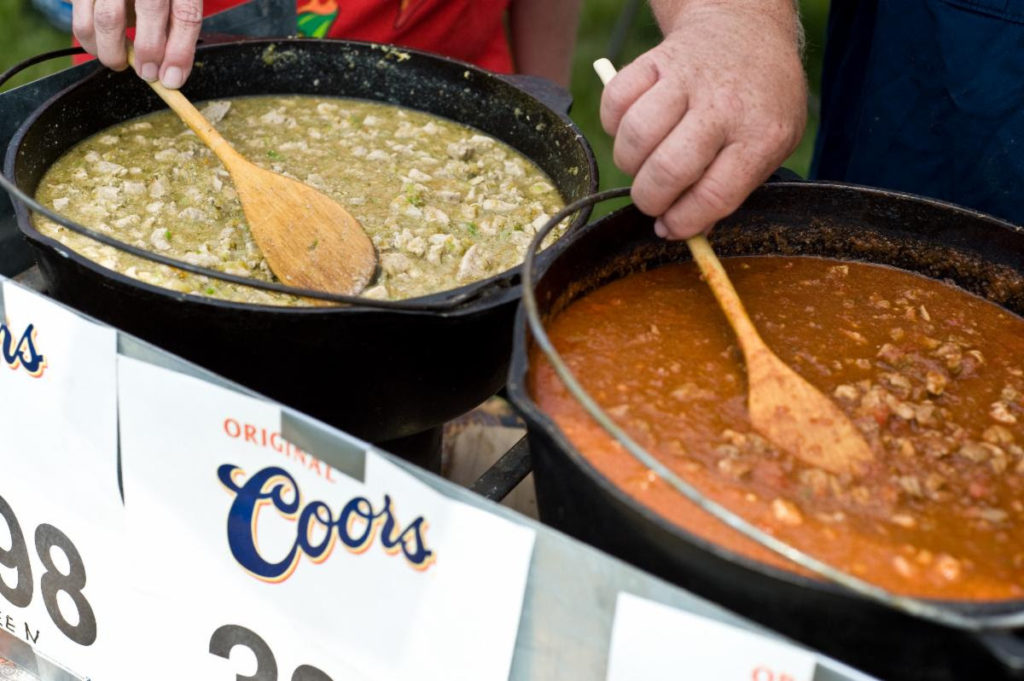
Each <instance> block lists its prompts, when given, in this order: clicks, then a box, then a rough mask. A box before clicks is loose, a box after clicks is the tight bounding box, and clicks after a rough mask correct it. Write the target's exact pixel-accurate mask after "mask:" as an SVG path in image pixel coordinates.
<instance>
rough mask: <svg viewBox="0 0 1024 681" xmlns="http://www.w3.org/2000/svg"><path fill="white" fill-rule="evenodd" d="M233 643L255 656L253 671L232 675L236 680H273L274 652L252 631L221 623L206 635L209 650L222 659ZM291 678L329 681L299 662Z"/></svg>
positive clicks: (315, 669)
mask: <svg viewBox="0 0 1024 681" xmlns="http://www.w3.org/2000/svg"><path fill="white" fill-rule="evenodd" d="M235 646H245V647H246V648H248V649H249V650H251V651H252V652H253V655H255V656H256V671H255V672H254V673H253V674H252V676H242V675H241V674H236V675H235V679H236V681H277V660H275V659H274V652H273V651H272V650H271V649H270V646H268V645H267V642H266V641H264V640H263V639H262V638H260V635H259V634H257V633H256V632H254V631H251V630H249V629H246V628H245V627H241V626H239V625H237V624H225V625H223V626H220V627H217V630H216V631H215V632H213V636H211V637H210V652H211V653H213V654H214V655H216V656H217V657H223V658H224V659H225V660H227V659H230V657H231V649H232V648H234V647H235ZM292 681H331V677H329V676H327V674H324V673H323V672H322V671H320V670H319V669H317V668H316V667H311V666H310V665H308V664H302V665H299V666H298V667H296V668H295V671H294V672H292Z"/></svg>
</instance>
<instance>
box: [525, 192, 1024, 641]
mask: <svg viewBox="0 0 1024 681" xmlns="http://www.w3.org/2000/svg"><path fill="white" fill-rule="evenodd" d="M629 191H630V189H629V187H622V188H619V189H610V190H607V191H604V192H599V193H597V194H592V195H590V196H587V197H584V198H582V199H580V200H578V201H575V202H573V203H571V204H569V205H568V206H566V207H565V208H564V209H563V210H562V211H560V212H559V213H556V214H555V215H554V216H553V217H552V218H551V219H550V220H549V221H548V222H547V224H545V225H544V226H543V227H541V228H540V229H539V230H537V233H536V235H535V236H534V238H533V241H532V242H531V243H530V246H529V248H528V249H527V251H526V257H525V259H524V261H523V293H522V306H523V312H524V313H525V316H526V320H527V324H528V325H529V330H530V333H531V335H532V336H533V341H534V343H536V345H537V347H538V348H540V350H541V351H542V352H543V353H544V355H545V356H546V357H547V359H548V361H549V362H550V363H551V366H552V368H553V369H554V370H555V373H556V374H557V375H558V377H559V379H561V381H562V383H563V385H564V386H565V387H566V389H567V390H568V391H569V393H570V394H571V395H572V396H573V397H574V398H575V399H576V401H577V402H579V404H580V406H582V407H583V408H584V410H585V411H586V412H587V413H588V414H589V415H590V416H591V417H592V418H593V419H594V420H595V421H596V422H597V423H598V424H599V425H600V426H601V427H602V428H603V429H604V430H605V431H607V432H608V434H609V435H611V436H612V437H613V438H615V440H616V441H617V442H618V443H619V444H620V445H622V446H623V448H624V449H625V450H626V451H627V452H628V453H629V454H630V455H631V456H633V457H634V458H635V459H637V460H638V461H639V462H640V463H642V464H643V465H644V466H646V467H647V468H649V469H650V470H651V471H653V472H654V473H655V474H656V475H658V476H659V477H660V478H662V479H663V480H664V481H665V482H666V483H668V484H669V485H670V486H671V487H672V488H673V489H674V490H675V491H676V492H678V493H679V494H681V495H682V496H684V497H686V498H687V499H688V500H689V501H691V502H693V503H694V504H695V505H696V506H697V507H698V508H700V509H701V510H702V511H704V512H706V513H708V514H709V515H711V516H713V517H714V518H716V519H717V520H719V521H721V522H723V523H725V524H726V525H727V526H729V527H730V528H732V529H734V530H736V531H737V532H739V533H741V534H743V535H744V536H746V537H748V538H749V539H751V540H753V541H756V542H757V543H758V544H761V545H762V546H764V547H766V548H768V549H770V550H771V551H774V552H775V553H777V554H779V555H781V556H782V557H784V558H786V559H788V560H790V561H792V562H794V563H796V564H797V565H799V566H801V567H803V568H806V569H807V570H810V571H812V572H813V573H815V574H817V575H821V576H822V577H824V578H825V579H827V580H829V581H831V582H835V583H836V584H838V585H840V586H842V587H845V588H846V589H849V590H850V591H852V592H853V593H856V594H857V595H858V596H861V597H863V598H865V599H867V600H870V601H873V602H875V603H879V604H881V605H883V606H885V607H888V608H891V609H894V610H898V611H900V612H903V613H905V614H908V615H911V616H913V617H917V618H919V619H924V620H928V621H930V622H935V623H938V624H941V625H944V626H948V627H952V628H955V629H962V630H965V631H971V632H975V633H977V634H978V635H979V636H980V635H982V634H986V635H996V634H998V633H1000V632H1003V633H1005V631H1006V630H1012V629H1015V628H1021V627H1024V610H1019V609H1018V610H1010V611H1006V612H999V613H996V614H987V615H977V616H971V615H967V614H964V613H962V612H958V611H956V610H954V609H952V608H948V607H943V606H941V605H939V604H936V603H935V602H930V601H926V600H923V599H920V598H913V597H909V596H903V595H900V594H895V593H892V592H890V591H887V590H885V589H882V588H880V587H878V586H875V585H874V584H871V583H869V582H866V581H864V580H863V579H860V578H859V577H855V576H853V575H850V574H848V573H846V572H843V571H842V570H838V569H836V568H835V567H833V566H831V565H829V564H828V563H825V562H822V561H820V560H818V559H817V558H815V557H813V556H811V555H809V554H807V553H804V552H803V551H800V550H798V549H796V548H794V547H792V546H790V545H789V544H786V543H785V542H782V541H780V540H779V539H777V538H776V537H774V536H773V535H771V534H769V533H767V532H765V531H764V530H762V529H760V528H759V527H757V526H756V525H754V524H753V523H750V522H749V521H747V520H746V519H745V518H743V517H742V516H740V515H737V514H736V513H733V512H732V511H730V510H729V509H727V508H725V507H723V506H721V505H719V504H718V503H716V502H714V501H712V500H711V499H708V498H707V497H705V496H704V495H703V494H702V493H701V492H700V491H699V490H698V489H697V488H695V487H694V486H692V485H691V484H690V483H688V482H686V481H685V480H683V479H682V478H681V477H679V476H678V475H676V473H675V472H674V471H673V470H672V469H671V468H669V467H668V466H666V465H665V464H664V463H662V462H661V461H659V460H658V459H656V458H655V457H654V456H652V455H651V454H650V452H648V451H647V450H645V449H644V448H643V447H641V446H640V445H639V444H637V443H636V442H635V441H634V440H633V439H632V438H631V437H630V436H629V435H628V434H627V433H626V432H625V431H624V430H623V429H622V428H620V427H619V426H618V425H617V424H616V423H615V422H614V421H613V420H612V419H611V418H610V417H609V416H608V414H607V413H605V411H604V410H603V409H601V407H600V406H599V405H598V404H597V402H596V401H595V400H594V398H593V397H591V396H590V395H589V394H588V393H587V392H586V391H585V390H584V389H583V386H581V385H580V383H579V382H578V381H577V380H576V378H575V376H573V374H572V372H571V371H570V370H569V368H568V366H567V365H566V364H565V362H564V361H563V360H562V358H561V357H560V356H559V354H558V352H557V351H556V350H555V347H554V345H553V344H552V343H551V340H550V339H549V338H548V336H547V333H546V332H545V330H544V322H543V320H542V319H541V316H540V310H539V307H538V304H537V297H536V295H535V293H534V285H535V284H536V283H537V279H538V277H537V275H536V266H535V263H534V258H535V256H536V253H537V250H538V249H539V247H540V245H541V243H542V242H543V241H544V239H545V237H547V235H548V234H549V233H550V232H551V230H552V229H554V228H555V226H556V225H557V224H558V223H559V222H561V221H562V220H563V219H564V218H566V217H567V216H568V215H570V214H572V213H573V212H575V211H577V210H579V209H581V208H585V207H587V206H593V205H594V204H596V203H598V202H600V201H604V200H606V199H611V198H618V197H621V196H625V195H627V194H628V193H629ZM1002 649H1003V650H1006V648H1005V647H1004V648H1002Z"/></svg>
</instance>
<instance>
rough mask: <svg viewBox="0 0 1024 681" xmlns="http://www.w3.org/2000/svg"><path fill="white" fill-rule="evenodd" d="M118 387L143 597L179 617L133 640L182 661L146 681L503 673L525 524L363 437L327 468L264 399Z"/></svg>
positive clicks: (190, 386)
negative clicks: (429, 478) (296, 442)
mask: <svg viewBox="0 0 1024 681" xmlns="http://www.w3.org/2000/svg"><path fill="white" fill-rule="evenodd" d="M119 383H120V404H121V411H120V419H121V448H122V460H123V478H124V490H125V503H126V507H127V511H128V518H129V520H128V523H129V533H130V537H131V541H132V546H133V548H134V551H133V558H132V561H131V563H132V564H133V565H134V566H135V567H134V568H133V572H134V571H136V570H137V573H138V574H139V575H140V576H141V575H145V579H146V585H145V589H143V590H142V591H140V593H139V598H138V601H137V602H138V603H139V604H140V606H139V607H144V608H147V609H151V608H159V609H160V611H161V612H172V611H173V613H174V617H167V618H164V619H162V620H159V619H158V621H157V622H156V623H154V625H153V627H155V628H153V627H151V628H150V630H149V631H147V632H140V637H139V640H138V641H136V643H135V644H134V645H135V647H136V649H137V650H147V651H150V654H155V653H157V652H162V653H163V654H164V655H168V656H170V657H172V658H173V659H174V660H175V663H176V664H187V665H188V667H187V668H180V667H179V668H174V667H172V666H164V667H163V668H162V669H161V668H156V667H154V668H153V669H152V673H149V674H148V678H166V679H177V678H181V677H182V676H187V677H189V678H195V679H219V680H222V681H231V680H232V679H234V678H235V674H242V675H245V676H254V675H256V674H258V678H260V679H264V680H267V681H273V680H274V679H289V678H290V679H293V680H294V681H299V680H300V679H303V680H305V679H316V680H317V681H325V680H327V679H334V680H335V681H343V680H344V681H347V680H348V679H388V680H401V679H416V681H424V680H428V679H437V680H441V679H443V680H445V681H452V680H458V679H465V680H467V681H468V680H472V681H486V680H488V679H494V680H501V681H504V680H505V679H507V678H508V674H509V669H510V666H511V660H512V653H513V649H514V645H515V638H516V634H517V631H518V624H519V617H520V611H521V607H522V599H523V592H524V589H525V584H526V576H527V573H528V568H529V563H530V557H531V553H532V547H533V540H534V533H533V530H532V529H529V528H525V527H521V526H518V525H515V524H513V523H510V522H508V521H505V520H503V519H501V518H498V517H493V516H490V515H489V514H487V513H485V512H483V511H481V510H479V509H476V508H473V507H470V506H467V505H465V504H461V503H459V502H455V501H452V500H450V499H447V498H445V497H444V496H442V495H441V494H439V493H437V492H436V491H434V490H433V489H431V488H430V487H429V486H427V485H425V484H423V483H422V482H420V481H419V480H417V479H416V478H414V477H413V476H411V475H409V474H408V473H406V472H405V471H403V470H402V469H401V468H400V467H398V466H395V465H394V464H391V463H390V462H389V461H388V460H387V459H385V458H384V457H382V456H379V455H378V454H375V453H373V452H372V451H370V452H366V451H364V450H363V449H362V448H361V447H359V445H358V443H356V442H355V441H352V443H353V466H352V467H351V469H348V471H347V472H341V471H339V470H337V469H334V468H331V467H329V466H327V465H325V464H323V463H322V462H320V461H318V460H317V459H315V458H314V457H313V456H312V455H311V454H309V453H306V452H303V451H301V450H299V449H298V448H296V447H294V446H293V445H292V444H290V443H288V442H286V441H285V440H284V439H283V438H282V437H281V435H280V431H279V429H280V423H281V415H280V410H279V409H278V408H277V407H276V406H274V405H272V404H269V403H267V402H264V401H261V400H258V399H254V398H251V397H249V396H245V395H241V394H239V393H236V392H233V391H230V390H227V389H223V388H219V387H215V386H212V385H210V384H207V383H204V382H201V381H199V380H197V379H194V378H191V377H188V376H184V375H181V374H176V373H173V372H170V371H166V370H163V369H160V368H158V367H155V366H152V365H149V364H145V363H142V362H138V361H135V360H131V359H127V358H124V357H122V358H121V360H120V365H119ZM339 465H340V464H339ZM493 584H502V585H503V587H502V589H500V590H495V589H493V588H492V586H493ZM484 593H486V594H487V596H486V598H483V597H481V594H484ZM232 651H236V652H239V654H241V655H242V656H243V657H244V658H245V661H244V662H243V660H242V659H241V658H239V659H235V657H236V655H234V654H232ZM229 656H230V658H231V659H230V660H229V659H227V658H228V657H229ZM143 657H147V654H143ZM147 672H149V670H147Z"/></svg>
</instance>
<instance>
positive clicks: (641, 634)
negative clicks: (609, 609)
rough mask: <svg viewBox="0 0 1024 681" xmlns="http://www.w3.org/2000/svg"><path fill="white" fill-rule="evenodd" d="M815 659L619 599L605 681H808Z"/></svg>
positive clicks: (688, 616)
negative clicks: (692, 680) (684, 680)
mask: <svg viewBox="0 0 1024 681" xmlns="http://www.w3.org/2000/svg"><path fill="white" fill-rule="evenodd" d="M814 669H815V656H814V655H813V654H812V653H809V652H807V651H805V650H801V649H800V648H796V647H794V646H790V645H787V644H785V643H783V642H781V641H778V640H775V639H769V638H766V637H764V636H760V635H758V634H754V633H752V632H749V631H745V630H743V629H737V628H736V627H731V626H729V625H727V624H723V623H720V622H716V621H714V620H709V619H706V618H704V617H699V616H697V615H694V614H691V613H688V612H684V611H682V610H677V609H675V608H672V607H669V606H667V605H663V604H661V603H655V602H653V601H648V600H645V599H642V598H638V597H637V596H633V595H631V594H628V593H620V594H619V596H618V599H617V601H616V605H615V622H614V625H613V628H612V640H611V645H610V649H609V656H608V676H607V678H608V681H635V680H636V679H643V680H644V681H677V680H678V679H715V680H716V681H811V679H812V678H813V677H814Z"/></svg>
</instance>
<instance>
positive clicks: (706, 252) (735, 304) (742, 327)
mask: <svg viewBox="0 0 1024 681" xmlns="http://www.w3.org/2000/svg"><path fill="white" fill-rule="evenodd" d="M594 71H596V72H597V75H598V77H599V78H600V79H601V82H602V83H603V84H604V85H607V84H608V82H609V81H611V79H612V78H614V77H615V74H616V70H615V65H614V64H612V63H611V61H609V60H608V59H606V58H604V57H602V58H600V59H598V60H597V61H595V62H594ZM686 245H687V246H689V247H690V252H691V253H692V254H693V259H694V261H696V263H697V266H698V267H700V271H701V273H702V274H703V275H704V278H705V279H706V280H707V282H708V286H710V287H711V292H712V293H714V294H715V298H717V299H718V304H719V305H720V306H721V308H722V311H723V312H724V313H725V316H726V317H727V318H728V319H729V322H730V323H731V324H732V327H733V330H734V331H735V332H736V336H737V337H738V338H739V341H740V345H741V346H742V349H743V354H744V355H746V356H748V357H749V352H750V351H751V350H753V349H755V348H761V347H765V344H764V341H763V340H761V336H760V335H759V334H758V333H757V329H756V328H755V327H754V323H753V322H751V321H750V316H749V315H748V314H747V310H746V308H744V307H743V302H742V301H741V300H740V297H739V295H737V293H736V289H735V288H733V286H732V282H731V281H729V275H727V274H726V273H725V268H724V267H722V263H721V262H720V261H719V260H718V256H716V255H715V252H714V251H713V250H712V249H711V244H709V243H708V240H707V238H705V236H704V235H703V234H698V235H697V236H694V237H690V238H689V239H687V240H686Z"/></svg>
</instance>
